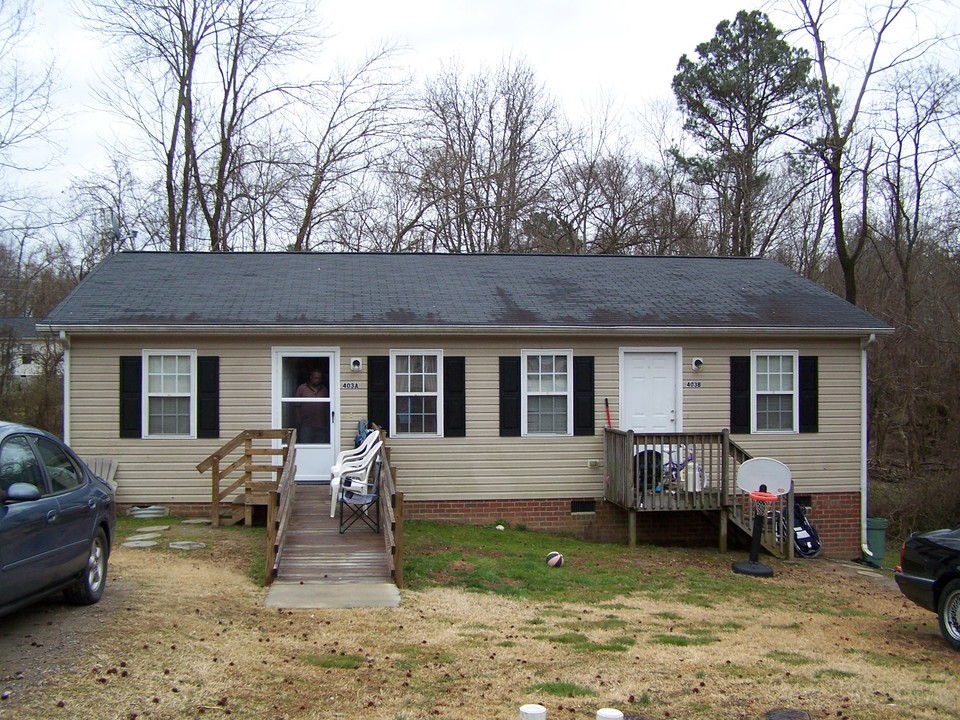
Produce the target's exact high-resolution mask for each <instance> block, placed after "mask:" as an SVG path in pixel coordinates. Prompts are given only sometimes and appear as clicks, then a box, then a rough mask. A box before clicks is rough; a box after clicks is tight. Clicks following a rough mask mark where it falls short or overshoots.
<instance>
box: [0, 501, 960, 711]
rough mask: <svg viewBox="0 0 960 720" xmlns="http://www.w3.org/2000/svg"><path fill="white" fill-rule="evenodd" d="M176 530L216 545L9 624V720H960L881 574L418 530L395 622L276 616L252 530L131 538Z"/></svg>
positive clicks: (942, 674)
mask: <svg viewBox="0 0 960 720" xmlns="http://www.w3.org/2000/svg"><path fill="white" fill-rule="evenodd" d="M167 523H169V524H170V525H171V529H170V530H169V531H167V532H166V533H165V537H164V540H165V541H166V540H173V539H193V540H200V541H201V542H204V543H206V545H207V547H206V548H205V549H203V550H198V551H193V552H190V553H183V552H174V551H171V550H167V549H164V547H165V546H163V545H161V546H158V548H152V549H146V550H134V549H128V548H117V550H116V552H115V553H114V556H113V557H112V559H111V561H112V564H111V579H110V581H109V584H108V588H107V595H106V596H105V598H104V600H103V602H102V603H101V606H98V607H97V609H91V608H84V609H79V610H77V609H72V608H64V607H62V606H60V605H59V604H57V603H48V604H43V605H41V606H38V607H37V608H34V609H31V610H29V611H24V612H21V613H18V614H16V615H14V616H12V617H11V619H10V620H11V622H13V623H14V624H15V625H14V627H15V628H16V629H15V631H14V632H13V634H11V635H10V637H9V641H10V642H13V643H16V649H17V650H18V652H20V654H21V656H22V660H23V665H24V666H25V667H27V668H30V667H32V666H31V663H44V662H46V663H47V669H48V671H47V672H40V671H37V670H34V671H31V670H29V669H28V670H27V671H26V672H24V673H23V674H22V675H23V677H22V678H21V679H20V680H16V678H15V674H16V669H15V668H9V667H0V678H10V677H14V680H12V681H11V680H7V685H8V686H9V689H10V695H9V697H8V698H7V699H6V700H3V701H0V718H4V719H6V718H11V720H12V718H18V720H19V719H21V718H27V719H33V718H37V719H40V718H43V719H47V718H122V719H124V720H135V719H138V718H200V717H204V718H206V717H227V716H229V717H231V718H250V719H254V718H256V719H257V720H260V719H262V718H263V719H277V720H279V719H280V718H338V717H343V718H354V717H362V718H389V719H393V720H401V719H407V720H413V719H414V718H485V719H492V718H509V719H511V720H512V719H514V718H516V717H517V709H518V708H519V707H520V706H521V705H523V704H526V703H540V704H542V705H544V706H546V707H547V710H548V717H549V718H571V719H574V718H576V719H584V720H586V719H587V718H591V719H592V718H593V717H594V716H595V714H596V711H597V709H598V708H601V707H615V708H619V709H620V710H622V711H623V712H624V713H626V714H627V715H632V716H635V717H648V718H689V719H691V720H698V719H701V718H702V719H704V720H706V719H707V718H709V719H710V720H714V719H716V718H761V717H762V716H763V714H764V713H765V712H767V711H768V710H771V709H773V708H797V709H803V710H806V711H807V712H809V713H810V714H811V715H812V716H813V717H814V718H827V717H830V718H851V719H852V718H856V719H857V720H874V719H881V718H884V719H886V718H890V719H893V718H918V719H919V718H923V719H927V718H929V719H930V720H933V719H934V718H960V677H958V675H960V657H958V655H957V654H956V653H954V652H952V651H950V650H949V649H948V648H947V647H946V645H945V644H944V643H942V642H941V640H940V637H939V634H938V632H937V628H936V618H935V616H934V615H933V614H932V613H928V612H925V611H923V610H921V609H919V608H916V607H914V606H913V605H912V604H910V603H908V602H907V601H905V600H904V599H903V598H902V597H901V596H900V594H899V592H898V591H897V590H896V588H895V587H892V582H891V580H890V572H889V570H883V571H880V572H873V573H869V574H861V573H860V572H858V568H857V567H856V566H851V565H849V564H839V563H835V562H830V561H826V560H820V559H817V560H801V561H796V562H793V563H782V562H779V561H770V564H771V565H772V566H773V567H774V569H775V571H776V575H775V577H774V578H772V579H757V578H749V577H744V576H741V575H735V574H734V573H732V572H731V571H730V563H731V562H732V561H734V560H740V559H743V558H742V553H738V552H734V553H730V554H727V555H721V554H719V553H717V552H715V551H710V550H702V549H698V550H687V549H665V548H655V547H641V548H636V549H629V548H626V547H622V546H614V545H596V544H590V543H585V542H581V541H578V540H573V539H570V538H566V537H558V536H552V535H546V534H540V533H533V532H526V531H522V530H518V529H511V528H508V529H506V530H503V531H498V530H496V529H494V528H491V527H485V528H466V527H459V526H448V525H439V524H431V523H419V522H416V523H408V524H407V526H406V539H407V561H406V564H405V575H406V578H407V581H408V587H407V588H405V589H404V590H403V591H402V601H401V606H400V607H399V608H396V609H364V610H356V609H355V610H295V611H291V610H281V611H278V610H267V609H265V608H263V607H262V601H263V597H264V595H265V590H264V589H263V588H262V587H260V586H259V585H258V584H257V583H256V582H255V579H256V577H257V572H259V570H255V569H254V568H258V567H259V566H260V565H261V564H262V556H261V555H260V552H261V549H262V545H263V542H264V535H263V532H262V531H261V530H257V529H253V530H247V529H242V528H239V529H238V528H220V529H213V528H209V527H196V526H183V525H179V524H178V523H177V521H176V520H174V519H171V520H151V521H149V523H148V522H145V521H131V520H129V519H124V520H123V522H122V524H121V531H122V533H124V534H125V535H128V534H130V533H131V532H133V530H134V529H135V528H136V527H138V526H143V525H148V524H149V525H156V524H167ZM551 550H558V551H560V552H562V553H563V554H564V556H565V563H564V565H563V567H561V568H557V569H552V568H548V567H547V566H546V564H545V563H544V558H545V556H546V554H547V553H548V552H549V551H551ZM888 553H889V551H888ZM90 618H94V619H95V622H92V623H91V622H90ZM4 622H6V620H5V621H4ZM48 622H51V623H57V624H58V625H56V626H58V627H62V628H63V630H62V632H65V633H72V632H78V633H80V632H82V633H83V635H82V642H80V643H78V644H77V645H76V647H75V648H74V650H73V651H72V654H64V653H62V652H61V653H59V655H56V653H51V652H50V651H49V644H50V641H49V640H46V639H44V641H43V642H42V643H41V644H43V645H44V647H36V646H35V645H31V644H30V643H31V642H34V643H36V642H37V638H38V637H40V636H41V635H40V633H43V632H49V631H50V628H51V627H56V626H54V625H47V623H48ZM0 641H3V642H7V641H8V639H7V638H0ZM45 652H46V655H45ZM45 658H46V659H45ZM5 662H7V664H9V663H10V662H11V661H10V660H9V656H8V659H7V660H6V661H5ZM0 690H2V687H0Z"/></svg>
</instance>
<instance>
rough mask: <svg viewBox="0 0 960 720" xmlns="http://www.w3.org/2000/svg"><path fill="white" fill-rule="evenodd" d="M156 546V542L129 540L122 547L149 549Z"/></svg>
mask: <svg viewBox="0 0 960 720" xmlns="http://www.w3.org/2000/svg"><path fill="white" fill-rule="evenodd" d="M156 544H157V541H156V540H127V541H126V542H125V543H121V545H123V546H124V547H128V548H148V547H153V546H154V545H156Z"/></svg>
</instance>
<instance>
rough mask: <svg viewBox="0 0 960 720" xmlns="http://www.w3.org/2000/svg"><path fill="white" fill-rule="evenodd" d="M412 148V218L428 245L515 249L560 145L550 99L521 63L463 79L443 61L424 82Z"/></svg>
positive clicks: (541, 195) (540, 199)
mask: <svg viewBox="0 0 960 720" xmlns="http://www.w3.org/2000/svg"><path fill="white" fill-rule="evenodd" d="M423 108H424V116H425V122H424V128H423V130H422V142H421V145H420V148H419V149H418V151H417V152H418V154H419V157H420V158H421V160H420V161H419V165H420V167H421V168H422V169H421V173H420V182H419V185H418V192H419V194H420V197H421V201H422V203H423V204H424V205H425V206H426V207H429V208H430V212H429V213H425V214H424V216H423V218H422V219H421V221H420V223H421V226H422V228H423V231H424V232H425V233H426V234H427V235H428V236H429V237H430V238H431V240H430V244H432V247H433V249H438V248H439V249H444V250H447V251H449V252H510V251H517V250H520V249H522V248H521V247H520V244H519V240H520V238H522V235H523V222H524V219H525V218H526V217H527V216H528V215H530V214H531V213H534V212H537V211H538V210H542V209H543V208H542V203H543V201H544V200H545V198H546V193H547V189H548V188H549V186H550V184H551V182H552V180H553V177H554V175H555V173H556V172H557V169H558V167H559V160H560V156H561V152H562V149H563V147H564V144H565V135H564V132H563V129H562V126H561V122H560V114H559V111H558V109H557V106H556V104H555V103H554V101H553V100H552V99H551V98H550V97H549V96H548V95H547V93H546V91H545V89H544V88H543V86H542V85H541V84H540V83H539V82H538V81H537V80H536V77H535V75H534V72H533V70H532V69H531V68H530V67H529V65H527V64H526V63H524V62H518V61H513V60H506V61H504V63H503V64H501V66H500V67H499V68H498V69H497V71H496V72H495V73H494V74H493V75H485V74H477V75H473V76H470V77H464V76H463V74H462V73H461V71H460V70H459V68H457V67H455V66H448V67H446V68H444V69H443V70H442V71H441V72H440V74H439V75H438V76H437V77H435V78H434V79H433V80H431V81H430V82H429V83H428V84H427V89H426V93H425V97H424V99H423Z"/></svg>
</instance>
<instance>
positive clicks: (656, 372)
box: [620, 350, 682, 433]
mask: <svg viewBox="0 0 960 720" xmlns="http://www.w3.org/2000/svg"><path fill="white" fill-rule="evenodd" d="M679 359H680V352H679V350H624V351H622V352H621V361H620V368H621V379H620V429H621V430H633V431H634V432H642V433H661V432H663V433H668V432H669V433H672V432H680V430H681V429H682V428H681V427H680V420H679V417H678V416H679V407H678V405H679V403H678V402H677V398H678V397H679V389H678V387H677V376H678V373H679Z"/></svg>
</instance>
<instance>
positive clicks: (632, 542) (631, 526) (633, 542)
mask: <svg viewBox="0 0 960 720" xmlns="http://www.w3.org/2000/svg"><path fill="white" fill-rule="evenodd" d="M627 536H628V537H629V540H628V545H629V546H630V547H632V548H635V547H636V546H637V511H636V510H634V509H633V508H630V509H629V510H628V511H627Z"/></svg>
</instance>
